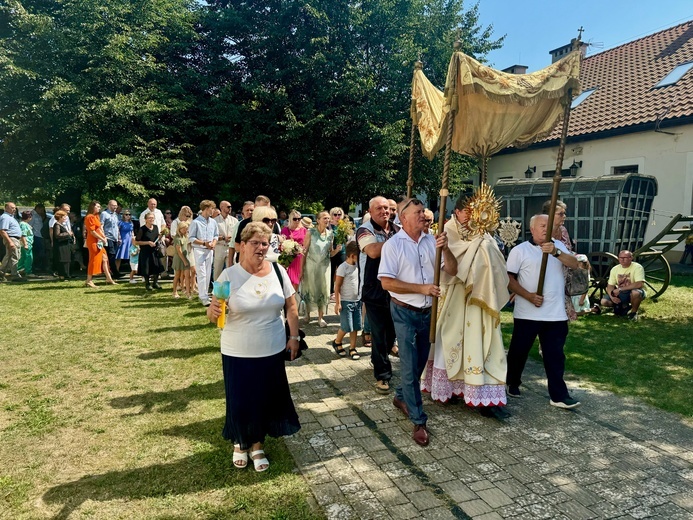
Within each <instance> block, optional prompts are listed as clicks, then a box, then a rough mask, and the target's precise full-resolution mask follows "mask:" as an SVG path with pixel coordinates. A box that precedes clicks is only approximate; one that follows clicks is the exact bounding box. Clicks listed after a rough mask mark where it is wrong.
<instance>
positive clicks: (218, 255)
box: [214, 200, 238, 280]
mask: <svg viewBox="0 0 693 520" xmlns="http://www.w3.org/2000/svg"><path fill="white" fill-rule="evenodd" d="M214 220H216V221H217V229H218V231H219V239H218V240H217V244H216V246H214V280H216V279H217V278H219V276H221V272H222V271H223V270H224V268H225V267H226V260H227V256H228V255H229V248H230V247H233V245H234V244H233V240H234V237H235V236H236V227H237V226H238V219H237V218H236V217H234V216H233V215H232V214H231V203H230V202H229V201H228V200H222V201H221V202H220V203H219V215H217V216H216V217H214Z"/></svg>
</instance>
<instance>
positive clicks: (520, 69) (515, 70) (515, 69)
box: [501, 65, 527, 74]
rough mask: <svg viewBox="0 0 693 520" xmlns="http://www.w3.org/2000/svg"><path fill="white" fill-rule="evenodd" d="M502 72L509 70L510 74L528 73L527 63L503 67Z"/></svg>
mask: <svg viewBox="0 0 693 520" xmlns="http://www.w3.org/2000/svg"><path fill="white" fill-rule="evenodd" d="M501 72H507V73H508V74H527V65H512V66H511V67H508V68H507V69H503V70H502V71H501Z"/></svg>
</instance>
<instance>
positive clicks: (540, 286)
mask: <svg viewBox="0 0 693 520" xmlns="http://www.w3.org/2000/svg"><path fill="white" fill-rule="evenodd" d="M572 100H573V89H568V92H567V93H566V95H565V99H564V100H563V102H564V103H565V107H564V108H563V128H561V143H560V145H559V146H558V157H557V158H556V171H555V172H554V174H553V189H552V190H551V207H550V208H549V221H548V222H547V223H546V239H545V240H544V242H550V241H551V235H552V233H553V220H554V217H555V216H556V203H557V202H558V188H559V186H560V184H561V179H562V177H563V176H562V172H563V156H564V155H565V142H566V137H567V135H568V123H569V121H570V104H571V102H572ZM548 262H549V254H548V253H544V254H542V255H541V268H540V270H539V282H538V283H537V294H538V295H539V296H543V294H544V279H545V278H546V265H547V264H548Z"/></svg>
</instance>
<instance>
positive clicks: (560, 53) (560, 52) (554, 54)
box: [549, 38, 587, 63]
mask: <svg viewBox="0 0 693 520" xmlns="http://www.w3.org/2000/svg"><path fill="white" fill-rule="evenodd" d="M576 41H577V38H573V39H572V40H570V43H569V44H567V45H563V46H562V47H558V48H557V49H554V50H552V51H549V54H550V55H551V63H556V62H557V61H558V60H560V59H561V58H565V57H566V56H567V55H568V54H570V51H572V50H573V45H574V44H575V42H576ZM580 52H581V53H582V56H583V57H584V56H585V53H586V52H587V44H586V43H585V42H580Z"/></svg>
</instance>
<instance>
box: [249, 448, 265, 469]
mask: <svg viewBox="0 0 693 520" xmlns="http://www.w3.org/2000/svg"><path fill="white" fill-rule="evenodd" d="M260 454H262V455H264V454H265V450H255V451H251V452H250V458H251V459H253V465H254V466H255V471H257V472H258V473H261V472H263V471H267V470H268V469H269V460H267V457H262V458H261V459H256V458H255V455H260ZM260 466H265V467H264V468H262V469H258V468H259V467H260Z"/></svg>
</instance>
